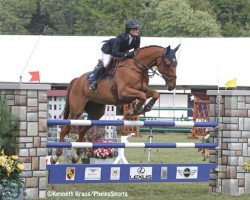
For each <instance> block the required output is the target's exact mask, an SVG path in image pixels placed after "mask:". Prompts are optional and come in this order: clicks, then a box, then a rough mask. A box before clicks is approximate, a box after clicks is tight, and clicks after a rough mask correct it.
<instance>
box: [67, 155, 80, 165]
mask: <svg viewBox="0 0 250 200" xmlns="http://www.w3.org/2000/svg"><path fill="white" fill-rule="evenodd" d="M69 159H70V161H71V163H73V164H75V163H77V162H78V160H79V156H71V157H70V158H69Z"/></svg>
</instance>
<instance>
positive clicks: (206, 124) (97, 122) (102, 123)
mask: <svg viewBox="0 0 250 200" xmlns="http://www.w3.org/2000/svg"><path fill="white" fill-rule="evenodd" d="M47 124H48V125H70V126H152V127H153V126H162V127H178V128H192V127H216V126H217V125H218V124H217V123H216V122H192V121H188V122H182V121H127V120H124V121H122V120H68V119H66V120H65V119H64V120H56V119H49V120H48V121H47Z"/></svg>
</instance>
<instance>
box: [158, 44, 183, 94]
mask: <svg viewBox="0 0 250 200" xmlns="http://www.w3.org/2000/svg"><path fill="white" fill-rule="evenodd" d="M179 47H180V44H179V45H178V46H177V47H176V48H175V49H171V48H170V46H168V47H167V48H164V51H163V55H162V58H161V59H160V62H158V63H159V64H158V65H157V66H158V71H159V72H160V73H161V74H162V77H163V79H164V80H165V82H166V86H167V87H168V90H169V91H171V90H173V89H175V87H176V78H177V76H176V66H177V60H176V56H175V53H176V51H177V50H178V49H179Z"/></svg>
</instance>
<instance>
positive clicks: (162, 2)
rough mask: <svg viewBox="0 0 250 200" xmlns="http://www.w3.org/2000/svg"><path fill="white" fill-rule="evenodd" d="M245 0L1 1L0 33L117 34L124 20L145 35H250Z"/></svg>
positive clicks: (247, 4) (246, 1) (249, 9)
mask: <svg viewBox="0 0 250 200" xmlns="http://www.w3.org/2000/svg"><path fill="white" fill-rule="evenodd" d="M249 13H250V2H249V1H248V0H239V1H235V0H117V1H113V0H99V1H95V0H71V1H67V0H53V1H51V0H49V1H48V0H22V1H18V0H1V1H0V34H43V35H117V34H118V33H120V32H122V31H123V30H124V24H125V22H126V21H127V20H128V19H131V18H136V19H138V20H139V21H140V22H142V25H143V28H142V31H141V34H142V35H143V36H164V37H172V36H175V37H178V36H181V37H182V36H184V37H217V36H221V35H222V36H226V37H228V36H236V37H238V36H246V37H249V36H250V27H249V22H250V17H249Z"/></svg>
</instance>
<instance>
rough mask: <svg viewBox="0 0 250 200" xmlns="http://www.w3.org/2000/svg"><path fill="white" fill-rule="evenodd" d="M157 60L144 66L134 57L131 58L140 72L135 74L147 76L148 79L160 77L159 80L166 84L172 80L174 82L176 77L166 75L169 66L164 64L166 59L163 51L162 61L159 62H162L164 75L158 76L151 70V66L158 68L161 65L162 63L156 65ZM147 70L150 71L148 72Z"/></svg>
mask: <svg viewBox="0 0 250 200" xmlns="http://www.w3.org/2000/svg"><path fill="white" fill-rule="evenodd" d="M158 58H159V57H158ZM158 58H156V59H154V60H153V61H151V62H150V63H149V64H148V65H145V64H143V63H142V62H141V61H140V60H139V59H138V58H137V57H136V56H133V59H134V61H135V62H134V63H135V66H136V67H137V68H138V69H139V70H140V72H138V71H137V72H138V73H140V74H142V75H145V76H148V77H150V78H151V77H154V75H155V74H156V75H158V76H160V77H161V78H163V79H164V80H165V81H166V82H167V83H168V82H171V81H173V80H176V79H177V76H176V75H171V74H168V73H167V72H166V70H167V67H170V66H171V64H166V63H165V62H164V60H165V59H166V58H165V51H164V53H163V55H162V59H161V62H163V69H164V74H159V73H158V72H157V71H156V70H154V69H152V66H154V65H156V66H159V65H160V64H162V63H160V64H158V63H157V60H158ZM138 64H140V65H138ZM172 65H173V64H172ZM148 70H150V72H149V71H148ZM135 71H136V70H135Z"/></svg>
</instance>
